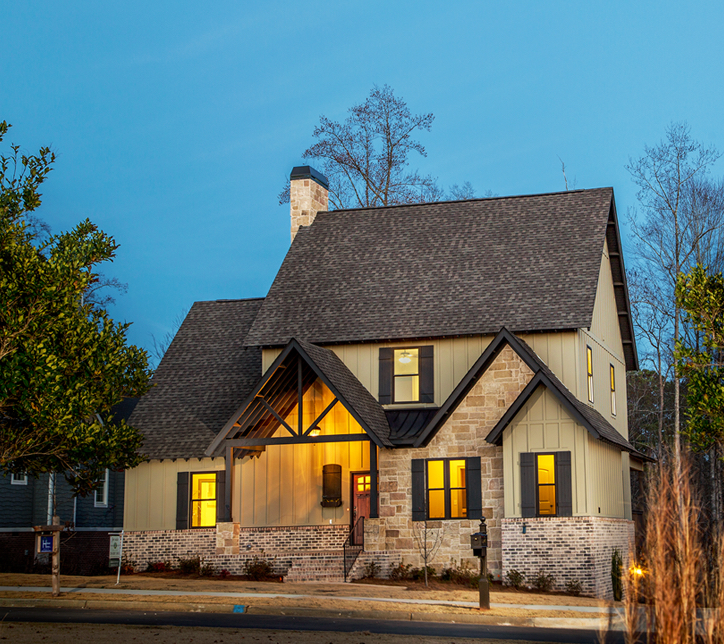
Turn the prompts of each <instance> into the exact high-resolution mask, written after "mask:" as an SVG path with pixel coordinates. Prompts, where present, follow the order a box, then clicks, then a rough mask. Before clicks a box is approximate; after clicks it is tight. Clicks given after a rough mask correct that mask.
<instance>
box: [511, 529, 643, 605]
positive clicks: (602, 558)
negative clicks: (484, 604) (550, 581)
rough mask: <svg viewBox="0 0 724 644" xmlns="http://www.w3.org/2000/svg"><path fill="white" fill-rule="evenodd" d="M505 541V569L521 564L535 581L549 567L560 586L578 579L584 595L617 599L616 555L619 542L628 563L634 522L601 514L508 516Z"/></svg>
mask: <svg viewBox="0 0 724 644" xmlns="http://www.w3.org/2000/svg"><path fill="white" fill-rule="evenodd" d="M524 529H525V532H523V530H524ZM502 542H503V575H505V574H507V573H508V572H509V571H510V570H517V571H518V572H521V573H523V574H524V575H525V582H526V584H530V583H531V582H532V580H533V578H534V577H535V576H536V575H537V574H538V573H539V572H544V573H546V574H549V575H552V576H553V578H554V580H555V583H554V586H553V588H554V589H555V590H565V589H566V583H567V582H569V581H575V580H577V581H579V582H580V583H581V587H582V589H583V593H584V594H585V595H593V596H595V597H600V598H602V599H612V598H613V590H612V585H611V555H612V554H613V550H614V548H618V551H619V552H620V553H621V558H622V559H623V562H624V567H625V566H626V562H627V561H628V559H629V553H631V554H633V548H634V524H633V521H629V520H626V519H609V518H601V517H538V518H532V519H518V518H516V519H503V520H502Z"/></svg>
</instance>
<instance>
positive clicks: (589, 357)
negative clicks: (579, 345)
mask: <svg viewBox="0 0 724 644" xmlns="http://www.w3.org/2000/svg"><path fill="white" fill-rule="evenodd" d="M586 385H587V386H588V402H591V403H592V402H593V349H591V347H586Z"/></svg>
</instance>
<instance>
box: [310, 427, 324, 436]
mask: <svg viewBox="0 0 724 644" xmlns="http://www.w3.org/2000/svg"><path fill="white" fill-rule="evenodd" d="M321 433H322V431H321V430H320V429H319V427H315V428H314V429H313V430H312V431H311V432H309V435H310V436H319V435H320V434H321Z"/></svg>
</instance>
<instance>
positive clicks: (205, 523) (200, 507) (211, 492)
mask: <svg viewBox="0 0 724 644" xmlns="http://www.w3.org/2000/svg"><path fill="white" fill-rule="evenodd" d="M215 525H216V473H215V472H205V473H203V474H191V527H192V528H208V527H213V526H215Z"/></svg>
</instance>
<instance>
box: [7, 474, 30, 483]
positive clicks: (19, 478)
mask: <svg viewBox="0 0 724 644" xmlns="http://www.w3.org/2000/svg"><path fill="white" fill-rule="evenodd" d="M27 484H28V475H27V474H11V475H10V485H27Z"/></svg>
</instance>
